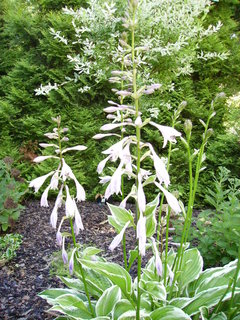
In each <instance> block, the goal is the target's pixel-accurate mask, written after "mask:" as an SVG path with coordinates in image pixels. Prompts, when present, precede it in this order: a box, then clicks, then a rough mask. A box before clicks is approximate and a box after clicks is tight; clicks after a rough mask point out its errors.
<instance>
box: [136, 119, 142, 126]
mask: <svg viewBox="0 0 240 320" xmlns="http://www.w3.org/2000/svg"><path fill="white" fill-rule="evenodd" d="M135 125H136V126H137V127H140V126H141V125H142V119H141V117H140V116H138V117H137V119H136V121H135Z"/></svg>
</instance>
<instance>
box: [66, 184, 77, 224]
mask: <svg viewBox="0 0 240 320" xmlns="http://www.w3.org/2000/svg"><path fill="white" fill-rule="evenodd" d="M65 189H66V193H67V198H66V202H65V212H66V217H71V218H73V217H74V213H75V204H74V201H73V199H72V197H71V196H70V193H69V188H68V186H65Z"/></svg>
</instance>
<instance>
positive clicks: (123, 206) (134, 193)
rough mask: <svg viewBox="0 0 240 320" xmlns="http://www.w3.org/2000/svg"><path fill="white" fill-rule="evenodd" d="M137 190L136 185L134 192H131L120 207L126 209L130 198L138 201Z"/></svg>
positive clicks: (133, 187)
mask: <svg viewBox="0 0 240 320" xmlns="http://www.w3.org/2000/svg"><path fill="white" fill-rule="evenodd" d="M136 193H137V188H136V186H135V184H134V185H133V186H132V190H131V192H130V193H129V194H128V195H127V196H126V197H125V198H124V199H123V200H122V202H121V203H120V205H119V206H120V207H121V208H126V204H127V201H128V199H129V198H130V197H133V198H134V199H135V200H137V197H136V196H137V194H136Z"/></svg>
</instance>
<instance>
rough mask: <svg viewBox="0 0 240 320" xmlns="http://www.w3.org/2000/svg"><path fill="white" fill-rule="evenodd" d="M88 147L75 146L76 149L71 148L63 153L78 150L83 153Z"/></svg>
mask: <svg viewBox="0 0 240 320" xmlns="http://www.w3.org/2000/svg"><path fill="white" fill-rule="evenodd" d="M86 149H87V147H85V146H81V145H78V146H75V147H71V148H66V149H64V150H63V151H62V153H65V152H67V151H72V150H77V151H83V150H86Z"/></svg>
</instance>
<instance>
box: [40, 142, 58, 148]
mask: <svg viewBox="0 0 240 320" xmlns="http://www.w3.org/2000/svg"><path fill="white" fill-rule="evenodd" d="M39 145H40V147H42V148H49V147H54V148H58V146H57V145H56V144H54V143H39Z"/></svg>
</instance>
